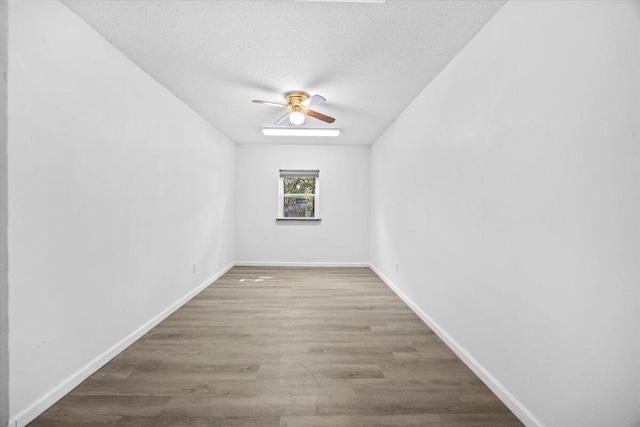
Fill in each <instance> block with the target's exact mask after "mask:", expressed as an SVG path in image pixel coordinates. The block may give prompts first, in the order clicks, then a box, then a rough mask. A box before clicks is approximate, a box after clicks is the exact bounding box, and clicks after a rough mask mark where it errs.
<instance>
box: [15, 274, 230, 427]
mask: <svg viewBox="0 0 640 427" xmlns="http://www.w3.org/2000/svg"><path fill="white" fill-rule="evenodd" d="M232 267H233V263H231V264H229V265H227V266H226V267H224V268H223V269H222V270H220V271H219V272H217V273H216V274H214V275H213V276H211V277H210V278H208V279H207V280H205V281H204V282H202V283H201V284H200V285H198V286H197V287H196V288H195V289H193V290H192V291H190V292H189V293H187V294H186V295H185V296H183V297H182V298H180V299H179V300H178V301H176V302H175V303H173V304H171V305H170V306H169V307H167V308H166V309H164V310H163V311H162V312H161V313H159V314H158V315H156V316H155V317H153V318H152V319H150V320H149V321H148V322H146V323H145V324H143V325H142V326H140V327H139V328H138V329H136V330H135V331H133V332H132V333H131V334H129V335H128V336H126V337H124V338H123V339H122V340H121V341H120V342H118V343H117V344H115V345H114V346H112V347H111V348H109V349H108V350H107V351H105V352H104V353H102V354H101V355H99V356H98V357H96V358H95V359H93V360H92V361H91V362H89V363H88V364H86V365H85V366H83V367H82V368H80V369H78V370H77V371H76V372H74V373H73V374H71V376H69V377H68V378H67V379H65V380H64V381H62V382H61V383H60V384H59V385H58V386H56V387H55V388H53V389H52V390H50V391H49V392H47V393H45V394H44V395H43V396H42V397H40V398H39V399H38V400H37V401H35V402H34V403H33V404H31V405H30V406H29V407H28V408H27V409H25V410H24V411H22V412H20V413H18V414H16V415H15V416H13V415H12V419H11V420H10V422H9V424H8V427H24V426H26V425H27V424H29V423H30V422H31V421H33V420H34V419H35V418H36V417H37V416H38V415H40V414H42V413H43V412H44V411H46V410H47V409H48V408H49V407H51V406H52V405H53V404H54V403H56V402H57V401H58V400H60V399H61V398H62V397H64V396H65V395H66V394H67V393H69V392H70V391H71V390H73V389H74V388H76V387H77V386H78V385H80V383H82V382H83V381H84V380H86V379H87V378H89V377H90V376H91V375H92V374H93V373H95V372H96V371H97V370H98V369H100V368H102V367H103V366H104V365H106V364H107V363H108V362H109V361H110V360H111V359H113V358H114V357H116V356H117V355H118V354H120V353H121V352H122V351H124V350H125V349H126V348H127V347H129V346H130V345H131V344H133V343H134V342H135V341H136V340H138V339H139V338H140V337H142V336H143V335H144V334H146V333H147V332H149V331H150V330H151V329H153V328H154V327H155V326H156V325H157V324H158V323H160V322H162V321H163V320H164V319H166V318H167V317H169V316H170V315H171V314H172V313H173V312H174V311H176V310H177V309H179V308H180V307H182V306H183V305H184V304H185V303H186V302H188V301H189V300H190V299H191V298H193V297H195V296H196V295H198V294H199V293H200V292H202V291H203V290H204V289H205V288H206V287H208V286H209V285H210V284H212V283H213V282H215V281H216V280H218V279H219V278H220V276H222V275H223V274H224V273H226V272H227V271H229V270H230V269H231V268H232ZM11 421H13V423H14V424H11Z"/></svg>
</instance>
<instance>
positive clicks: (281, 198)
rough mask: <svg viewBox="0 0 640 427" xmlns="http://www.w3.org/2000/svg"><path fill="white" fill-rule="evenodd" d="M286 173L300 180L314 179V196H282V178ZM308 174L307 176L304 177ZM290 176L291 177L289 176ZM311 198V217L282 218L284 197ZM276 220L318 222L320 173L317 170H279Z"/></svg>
mask: <svg viewBox="0 0 640 427" xmlns="http://www.w3.org/2000/svg"><path fill="white" fill-rule="evenodd" d="M283 172H284V173H285V174H287V173H295V174H296V175H295V176H299V177H302V178H315V180H316V186H315V190H316V192H315V194H284V178H285V175H283ZM306 174H308V175H306ZM289 176H291V175H289ZM301 196H303V197H310V196H311V197H313V215H314V216H312V217H291V216H284V199H285V197H301ZM276 218H277V219H278V220H286V221H320V171H319V170H299V169H280V177H279V179H278V215H277V216H276Z"/></svg>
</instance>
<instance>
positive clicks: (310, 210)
mask: <svg viewBox="0 0 640 427" xmlns="http://www.w3.org/2000/svg"><path fill="white" fill-rule="evenodd" d="M282 212H283V215H284V217H285V218H297V217H306V218H313V217H314V214H315V211H314V203H313V197H285V198H284V207H283V211H282Z"/></svg>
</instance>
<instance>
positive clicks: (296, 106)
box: [285, 90, 309, 111]
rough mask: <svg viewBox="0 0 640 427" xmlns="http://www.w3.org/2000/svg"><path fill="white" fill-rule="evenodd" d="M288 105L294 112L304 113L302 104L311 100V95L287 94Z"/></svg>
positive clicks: (297, 92) (301, 93)
mask: <svg viewBox="0 0 640 427" xmlns="http://www.w3.org/2000/svg"><path fill="white" fill-rule="evenodd" d="M285 98H286V100H287V105H288V106H289V107H291V109H292V110H293V111H302V105H301V104H302V103H303V102H304V101H305V100H306V99H308V98H309V94H308V93H306V92H300V91H297V90H296V91H292V92H287V93H286V94H285Z"/></svg>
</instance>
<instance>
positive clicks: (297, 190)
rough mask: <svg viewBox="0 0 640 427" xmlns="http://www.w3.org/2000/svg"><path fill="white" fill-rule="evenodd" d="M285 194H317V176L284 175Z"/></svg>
mask: <svg viewBox="0 0 640 427" xmlns="http://www.w3.org/2000/svg"><path fill="white" fill-rule="evenodd" d="M283 180H284V194H316V179H315V178H300V177H284V178H283Z"/></svg>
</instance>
